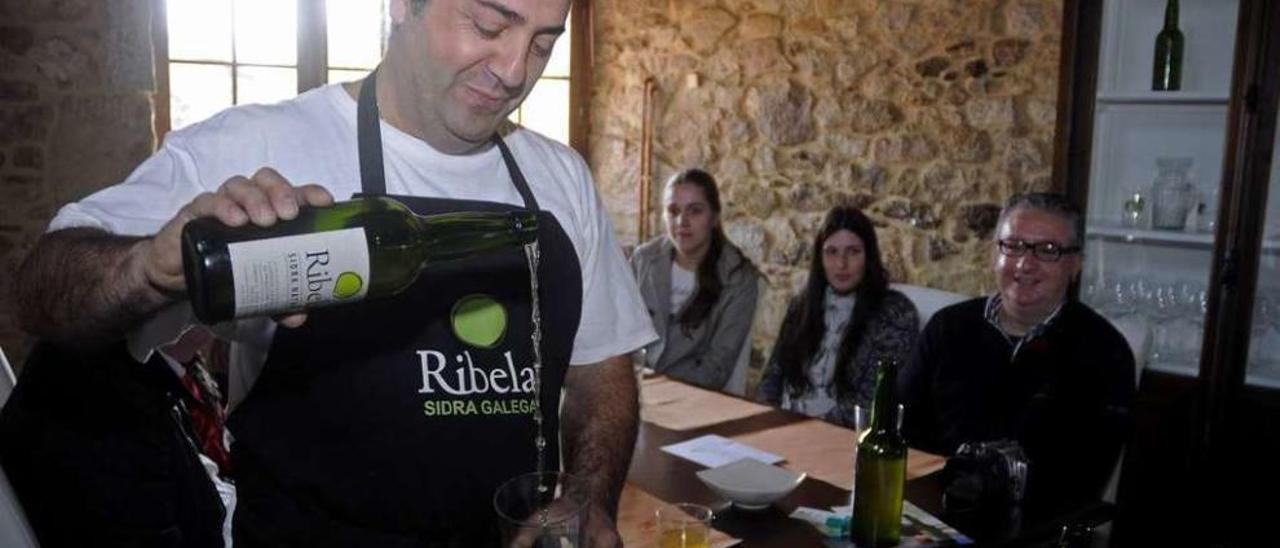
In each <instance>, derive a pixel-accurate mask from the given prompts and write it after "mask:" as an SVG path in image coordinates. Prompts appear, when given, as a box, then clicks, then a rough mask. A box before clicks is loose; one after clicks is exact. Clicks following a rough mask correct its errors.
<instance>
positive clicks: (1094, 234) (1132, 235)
mask: <svg viewBox="0 0 1280 548" xmlns="http://www.w3.org/2000/svg"><path fill="white" fill-rule="evenodd" d="M1085 236H1086V237H1087V238H1093V239H1103V240H1110V241H1117V242H1124V243H1144V244H1157V245H1176V246H1183V247H1204V248H1212V247H1213V233H1211V232H1182V231H1178V230H1149V229H1142V228H1128V227H1123V226H1117V225H1108V224H1105V223H1099V222H1097V221H1090V222H1089V225H1088V232H1087V234H1085ZM1262 250H1263V251H1264V252H1271V253H1275V252H1277V251H1280V240H1276V239H1267V240H1263V242H1262Z"/></svg>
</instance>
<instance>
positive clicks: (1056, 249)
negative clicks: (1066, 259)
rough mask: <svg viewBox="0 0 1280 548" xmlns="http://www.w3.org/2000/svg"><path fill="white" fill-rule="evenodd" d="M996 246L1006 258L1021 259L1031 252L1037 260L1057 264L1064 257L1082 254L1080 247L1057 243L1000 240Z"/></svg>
mask: <svg viewBox="0 0 1280 548" xmlns="http://www.w3.org/2000/svg"><path fill="white" fill-rule="evenodd" d="M996 245H997V246H998V247H999V248H1000V254H1002V255H1004V256H1006V257H1021V256H1023V255H1026V254H1027V251H1031V254H1032V256H1034V257H1035V258H1036V259H1038V260H1041V261H1044V262H1047V263H1056V262H1058V260H1060V259H1062V256H1063V255H1074V254H1076V253H1079V252H1080V246H1078V245H1077V246H1065V245H1061V244H1058V243H1056V242H1024V241H1022V240H998V241H997V242H996Z"/></svg>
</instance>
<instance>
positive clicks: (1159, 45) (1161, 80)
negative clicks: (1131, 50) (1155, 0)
mask: <svg viewBox="0 0 1280 548" xmlns="http://www.w3.org/2000/svg"><path fill="white" fill-rule="evenodd" d="M1182 43H1183V37H1182V31H1180V30H1178V0H1168V3H1166V4H1165V6H1164V28H1163V29H1160V34H1157V35H1156V55H1155V63H1154V65H1153V66H1152V68H1151V89H1152V90H1154V91H1176V90H1179V89H1182Z"/></svg>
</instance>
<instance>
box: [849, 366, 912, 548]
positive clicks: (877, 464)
mask: <svg viewBox="0 0 1280 548" xmlns="http://www.w3.org/2000/svg"><path fill="white" fill-rule="evenodd" d="M897 378H898V364H897V362H895V361H892V360H888V361H883V362H881V363H880V367H879V371H878V372H877V373H876V392H875V400H874V401H873V402H872V407H871V424H870V425H869V426H868V427H867V431H866V432H864V433H863V434H862V439H860V440H858V461H857V465H856V467H857V469H856V470H854V483H853V485H854V490H853V519H852V520H851V521H852V523H850V535H851V536H852V538H853V542H854V544H856V545H857V546H860V547H867V546H894V545H896V544H898V541H899V540H900V539H901V537H902V488H903V485H904V483H905V482H906V473H907V443H906V441H904V440H903V439H902V430H901V426H902V423H901V416H900V415H901V406H900V405H898V394H897V390H896V388H895V385H896V384H897Z"/></svg>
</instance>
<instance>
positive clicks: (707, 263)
mask: <svg viewBox="0 0 1280 548" xmlns="http://www.w3.org/2000/svg"><path fill="white" fill-rule="evenodd" d="M681 184H687V185H694V186H696V187H698V189H699V190H701V191H702V196H703V197H704V198H706V200H707V205H708V206H710V207H711V211H712V213H714V214H715V216H716V218H717V222H716V224H715V226H713V227H711V242H710V243H709V244H708V245H707V254H706V255H704V256H703V257H702V262H700V263H698V271H697V280H698V288H697V290H696V291H695V292H694V294H693V297H690V299H689V303H688V304H687V305H685V307H684V310H682V311H681V312H680V317H679V322H680V330H681V331H684V333H685V335H688V334H689V333H691V332H693V330H694V329H697V328H698V326H700V325H702V322H705V321H706V320H707V317H708V316H710V315H711V309H712V308H715V306H716V301H719V300H720V293H721V292H722V291H723V290H724V282H725V281H724V280H721V279H720V276H719V275H717V272H716V269H717V266H718V265H719V263H720V255H721V254H722V253H724V247H725V245H733V244H730V243H728V242H729V239H728V238H726V237H725V235H724V229H723V228H722V227H721V224H720V223H719V222H718V219H719V217H720V209H721V206H720V190H719V189H718V188H717V186H716V179H715V177H712V176H711V174H710V173H707V172H705V171H703V170H701V169H697V168H693V169H686V170H684V171H680V172H677V173H676V174H675V175H672V176H671V177H670V178H669V179H667V184H666V185H665V186H664V188H665V191H666V192H668V193H669V192H671V189H672V188H673V187H675V186H676V185H681ZM672 253H673V254H674V253H675V251H674V250H672ZM673 258H674V257H673ZM741 258H742V262H740V263H738V265H737V266H735V267H734V268H733V272H737V271H738V269H740V268H743V267H746V266H749V265H750V264H751V261H749V260H748V259H747V257H746V256H745V255H743V256H741ZM731 273H732V272H731Z"/></svg>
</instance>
